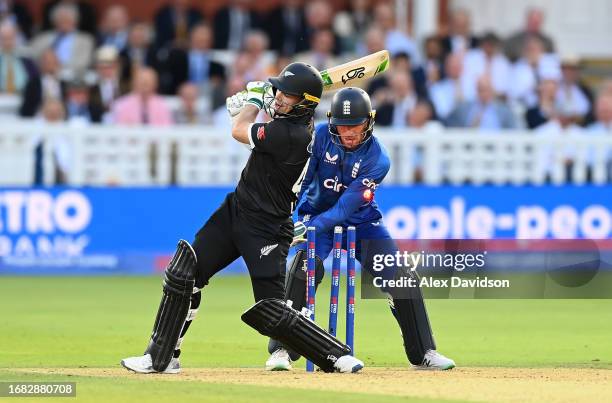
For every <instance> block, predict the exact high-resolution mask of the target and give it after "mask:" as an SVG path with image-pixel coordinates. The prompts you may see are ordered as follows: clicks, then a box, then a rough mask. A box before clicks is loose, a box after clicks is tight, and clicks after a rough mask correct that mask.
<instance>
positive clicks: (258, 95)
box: [246, 81, 271, 109]
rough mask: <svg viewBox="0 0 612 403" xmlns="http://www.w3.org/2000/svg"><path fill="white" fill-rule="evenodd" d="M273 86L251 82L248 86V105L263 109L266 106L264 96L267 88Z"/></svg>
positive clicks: (261, 82) (262, 82)
mask: <svg viewBox="0 0 612 403" xmlns="http://www.w3.org/2000/svg"><path fill="white" fill-rule="evenodd" d="M269 86H271V84H270V83H267V82H265V81H251V82H249V83H248V84H247V86H246V88H247V103H248V104H251V105H255V106H256V107H257V108H258V109H261V108H263V105H264V100H263V98H264V94H265V93H266V88H267V87H269Z"/></svg>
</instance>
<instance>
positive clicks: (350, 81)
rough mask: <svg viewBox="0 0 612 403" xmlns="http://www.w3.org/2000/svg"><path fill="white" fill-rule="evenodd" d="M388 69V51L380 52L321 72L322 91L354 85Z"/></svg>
mask: <svg viewBox="0 0 612 403" xmlns="http://www.w3.org/2000/svg"><path fill="white" fill-rule="evenodd" d="M388 67H389V51H388V50H381V51H378V52H376V53H372V54H370V55H367V56H364V57H362V58H359V59H357V60H352V61H350V62H347V63H344V64H341V65H339V66H335V67H331V68H329V69H327V70H323V71H321V77H322V78H323V91H333V90H337V89H338V88H342V87H348V86H352V85H355V84H357V83H359V82H361V81H364V80H366V79H368V78H372V77H374V76H375V75H377V74H380V73H382V72H384V71H385V70H387V68H388Z"/></svg>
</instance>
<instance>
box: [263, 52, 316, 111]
mask: <svg viewBox="0 0 612 403" xmlns="http://www.w3.org/2000/svg"><path fill="white" fill-rule="evenodd" d="M268 81H270V83H271V84H272V94H269V93H268V94H267V96H266V97H264V103H265V104H266V110H267V111H269V112H270V111H272V112H273V115H274V116H272V117H274V118H276V117H300V116H309V117H312V116H313V114H314V110H315V108H316V107H317V105H318V104H319V102H320V101H321V94H322V93H323V79H322V78H321V74H320V73H319V71H318V70H317V69H315V68H314V67H312V66H310V65H308V64H305V63H300V62H296V63H291V64H289V65H287V67H285V68H284V69H283V71H281V72H280V74H279V75H278V77H270V78H269V79H268ZM276 90H281V91H282V92H284V93H285V94H288V95H294V96H298V97H300V98H301V100H300V101H299V102H298V103H296V104H294V105H293V108H292V109H291V111H289V112H288V113H279V112H276V111H273V110H272V108H271V105H272V103H273V102H274V96H275V95H276Z"/></svg>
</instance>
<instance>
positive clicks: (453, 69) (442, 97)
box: [429, 53, 473, 121]
mask: <svg viewBox="0 0 612 403" xmlns="http://www.w3.org/2000/svg"><path fill="white" fill-rule="evenodd" d="M462 68H463V62H462V57H461V55H459V54H453V53H451V54H449V55H448V56H447V58H446V63H445V66H444V70H445V72H446V78H444V79H443V80H441V81H438V82H437V83H434V84H433V85H432V86H431V87H430V88H429V97H430V98H431V102H432V103H433V105H434V107H435V109H436V114H437V116H438V117H439V118H440V119H441V120H443V121H444V120H445V119H446V118H447V117H448V115H449V114H450V113H451V112H452V111H453V109H455V107H456V106H457V105H458V104H459V103H461V102H463V101H464V100H466V98H465V88H464V86H463V85H462V80H461V71H462ZM472 99H473V98H472Z"/></svg>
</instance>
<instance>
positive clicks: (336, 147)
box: [266, 87, 455, 370]
mask: <svg viewBox="0 0 612 403" xmlns="http://www.w3.org/2000/svg"><path fill="white" fill-rule="evenodd" d="M327 115H328V123H327V124H321V125H318V126H317V128H316V131H315V140H314V145H313V149H312V155H311V157H310V162H309V166H308V171H307V174H306V177H305V179H304V181H303V183H302V189H301V191H300V196H303V197H302V198H303V199H304V201H303V203H302V204H301V205H300V206H299V208H298V222H297V223H296V229H297V228H298V227H302V228H305V226H309V227H311V226H312V227H315V228H316V240H317V242H316V277H315V278H316V284H317V285H318V284H319V283H320V282H321V280H322V279H323V275H324V268H323V260H325V258H326V257H327V256H328V255H329V253H330V252H331V250H332V248H333V233H334V227H335V226H343V227H345V228H346V227H348V226H354V227H356V231H357V232H356V235H357V243H356V245H357V250H356V258H357V260H359V261H360V262H361V263H363V261H362V258H364V257H363V256H362V254H361V252H362V251H361V242H360V241H361V240H388V241H389V242H384V243H385V244H390V245H391V248H393V249H395V248H396V246H395V243H394V242H393V241H392V240H391V237H390V235H389V233H388V231H387V229H386V228H385V226H384V224H383V222H382V214H381V212H380V210H379V208H378V206H377V204H376V202H375V201H374V193H375V191H376V188H377V187H378V185H379V184H380V183H381V182H382V180H383V179H384V178H385V176H386V175H387V172H389V167H390V161H389V157H388V155H387V151H386V150H385V148H384V146H383V145H382V144H381V143H380V142H379V141H378V140H377V139H376V137H374V135H373V134H372V132H373V129H374V118H375V111H373V110H372V106H371V102H370V98H369V97H368V94H367V93H366V92H365V91H363V90H362V89H360V88H352V87H349V88H344V89H342V90H340V91H338V92H337V93H336V94H335V95H334V97H333V99H332V104H331V111H329V112H328V114H327ZM302 223H303V224H302ZM304 225H305V226H304ZM303 232H305V231H303ZM344 237H345V239H344V241H343V244H345V243H346V233H345V235H344ZM298 241H299V240H298ZM305 248H306V247H305V244H303V243H302V244H301V245H300V246H299V249H298V251H297V253H296V255H295V257H294V259H293V261H292V262H291V265H290V267H289V269H288V275H287V283H286V298H287V300H291V301H292V306H293V307H294V308H295V309H297V310H300V309H302V308H303V307H304V306H305V304H306V299H305V296H306V273H305V271H304V264H303V260H304V259H305V258H306V252H305ZM391 253H393V252H391ZM362 267H364V265H363V264H362ZM409 292H410V293H411V295H410V296H409V298H393V297H390V298H389V303H390V307H391V312H392V313H393V316H394V317H395V319H396V320H397V323H398V324H399V327H400V329H401V333H402V337H403V339H404V348H405V351H406V355H407V356H408V360H409V361H410V363H411V364H412V365H413V366H414V367H415V368H416V369H433V370H446V369H451V368H454V366H455V363H454V361H453V360H451V359H449V358H447V357H445V356H443V355H442V354H440V353H438V352H437V351H436V344H435V342H434V339H433V334H432V330H431V326H430V324H429V319H428V315H427V311H426V309H425V303H424V301H423V296H422V293H421V290H420V289H419V288H418V287H416V288H414V289H411V290H410V291H409ZM285 347H286V346H284V345H283V344H282V343H279V342H278V341H276V340H273V339H271V340H270V343H269V345H268V350H269V352H270V353H271V356H270V358H269V359H268V361H267V362H266V369H268V370H289V369H291V362H292V360H295V359H297V358H299V355H298V354H295V352H294V351H291V350H290V349H287V348H285ZM288 350H289V351H288Z"/></svg>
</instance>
